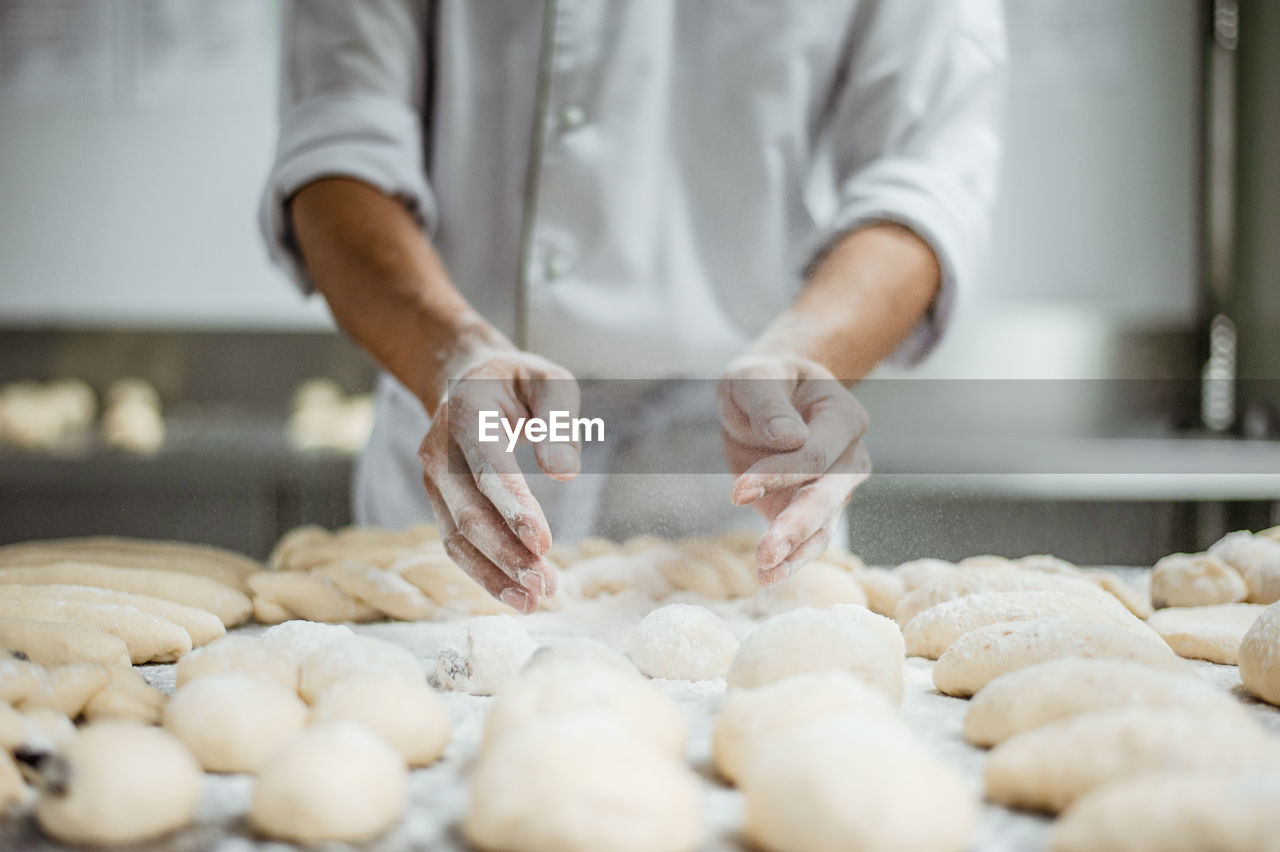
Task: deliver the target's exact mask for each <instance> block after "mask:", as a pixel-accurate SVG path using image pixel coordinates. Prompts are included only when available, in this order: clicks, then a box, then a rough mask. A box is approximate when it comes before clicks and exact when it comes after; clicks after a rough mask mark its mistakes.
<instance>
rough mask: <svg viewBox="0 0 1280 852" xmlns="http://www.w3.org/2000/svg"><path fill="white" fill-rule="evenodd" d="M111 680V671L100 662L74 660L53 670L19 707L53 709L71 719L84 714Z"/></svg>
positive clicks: (23, 708) (23, 709)
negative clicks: (93, 698)
mask: <svg viewBox="0 0 1280 852" xmlns="http://www.w3.org/2000/svg"><path fill="white" fill-rule="evenodd" d="M110 680H111V672H109V671H108V670H107V667H106V666H104V665H102V664H100V663H71V664H70V665H66V666H59V667H58V668H56V669H50V670H49V672H48V674H47V677H46V678H45V680H44V682H43V683H42V684H41V685H40V686H39V687H38V688H37V689H36V690H35V691H34V692H32V693H31V694H30V695H28V696H27V697H26V698H24V699H23V700H22V703H21V704H19V705H18V709H19V710H21V711H23V712H28V711H31V710H40V709H43V710H53V711H54V712H56V713H60V714H61V715H63V716H66V717H67V718H69V719H74V718H76V717H77V716H79V715H80V711H81V710H83V709H84V705H85V704H86V703H87V702H88V701H89V699H90V698H92V697H93V696H94V694H95V693H97V692H98V690H100V689H102V688H103V687H104V686H106V685H107V683H108V682H110Z"/></svg>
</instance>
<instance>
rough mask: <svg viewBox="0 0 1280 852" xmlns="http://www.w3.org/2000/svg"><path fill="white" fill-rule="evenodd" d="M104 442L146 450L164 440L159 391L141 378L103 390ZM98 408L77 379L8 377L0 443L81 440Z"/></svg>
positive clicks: (0, 403) (41, 446)
mask: <svg viewBox="0 0 1280 852" xmlns="http://www.w3.org/2000/svg"><path fill="white" fill-rule="evenodd" d="M103 403H104V407H103V412H102V436H103V440H104V441H105V442H106V444H107V446H109V447H111V448H112V449H117V450H124V451H127V452H134V453H143V454H149V453H153V452H155V451H156V450H158V449H159V448H160V445H161V444H163V443H164V432H165V428H164V418H163V417H162V416H161V413H160V395H159V394H158V393H156V390H155V388H154V387H152V386H151V385H150V384H148V383H147V382H145V381H143V380H141V379H121V380H119V381H117V382H114V383H113V384H111V385H110V386H109V387H108V388H107V391H106V393H105V394H104V395H103ZM97 413H98V400H97V396H96V395H95V394H94V391H93V388H92V387H90V386H89V384H88V383H86V382H84V381H81V380H79V379H59V380H57V381H52V382H46V383H43V384H42V383H39V382H13V383H11V384H8V385H5V386H4V387H2V388H0V444H11V445H13V446H16V447H20V448H22V449H25V450H43V451H50V450H58V449H60V448H64V447H67V446H69V445H74V443H75V442H76V441H82V440H84V439H85V438H86V437H87V436H88V433H89V430H90V429H91V428H92V427H93V423H94V419H95V417H96V416H97Z"/></svg>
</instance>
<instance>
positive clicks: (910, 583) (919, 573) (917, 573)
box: [893, 559, 956, 592]
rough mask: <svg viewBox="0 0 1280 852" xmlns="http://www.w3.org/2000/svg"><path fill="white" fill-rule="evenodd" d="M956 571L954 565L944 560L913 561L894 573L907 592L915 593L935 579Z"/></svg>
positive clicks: (899, 567)
mask: <svg viewBox="0 0 1280 852" xmlns="http://www.w3.org/2000/svg"><path fill="white" fill-rule="evenodd" d="M954 570H956V566H955V564H954V563H951V562H947V561H945V560H942V559H913V560H911V561H910V562H903V563H902V564H901V565H899V566H898V567H897V568H894V569H893V573H894V574H897V575H898V579H900V580H902V586H903V589H904V590H905V591H906V592H913V591H915V590H916V589H918V588H920V587H921V586H923V585H924V584H925V583H927V582H929V581H930V580H932V579H933V578H935V577H941V576H942V575H943V574H949V573H950V572H952V571H954Z"/></svg>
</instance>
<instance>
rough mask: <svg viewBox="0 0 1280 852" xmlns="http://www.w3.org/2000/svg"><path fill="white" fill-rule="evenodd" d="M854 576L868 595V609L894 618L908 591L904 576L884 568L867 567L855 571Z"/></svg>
mask: <svg viewBox="0 0 1280 852" xmlns="http://www.w3.org/2000/svg"><path fill="white" fill-rule="evenodd" d="M854 577H855V578H856V579H857V580H858V585H860V586H862V591H863V593H864V594H865V595H866V596H867V609H869V610H871V611H872V612H874V613H877V614H879V615H887V616H889V617H890V618H892V617H893V612H894V610H895V609H897V606H898V601H900V600H902V598H903V596H904V595H906V593H907V584H906V583H904V582H903V580H902V577H901V576H899V575H898V574H896V573H894V572H893V571H886V570H884V569H883V568H866V569H864V570H862V571H858V572H855V573H854Z"/></svg>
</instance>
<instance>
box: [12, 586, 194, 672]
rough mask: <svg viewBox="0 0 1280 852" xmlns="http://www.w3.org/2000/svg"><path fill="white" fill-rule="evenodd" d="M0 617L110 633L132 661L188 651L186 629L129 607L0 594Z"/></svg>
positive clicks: (170, 657) (168, 658)
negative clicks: (127, 652) (77, 626)
mask: <svg viewBox="0 0 1280 852" xmlns="http://www.w3.org/2000/svg"><path fill="white" fill-rule="evenodd" d="M0 618H17V619H27V620H33V621H51V622H54V623H61V624H76V625H83V626H87V627H92V628H95V629H97V630H101V631H103V632H104V633H110V634H111V635H112V636H115V637H117V638H119V639H120V640H121V641H122V642H124V644H125V647H127V648H128V649H129V657H130V659H131V660H132V661H133V662H134V663H135V664H136V663H151V662H157V663H168V662H173V661H174V660H176V659H178V658H179V657H181V656H182V655H183V654H185V653H187V652H188V651H190V650H191V636H190V635H188V634H187V631H185V630H183V629H182V628H181V627H179V626H178V625H176V624H174V623H173V622H172V621H169V620H168V619H167V618H160V617H158V616H155V615H152V614H151V613H149V612H143V611H142V610H140V609H135V608H134V607H132V606H119V605H117V604H98V603H84V602H79V601H71V600H61V599H59V598H50V597H39V596H31V597H8V596H0Z"/></svg>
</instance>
